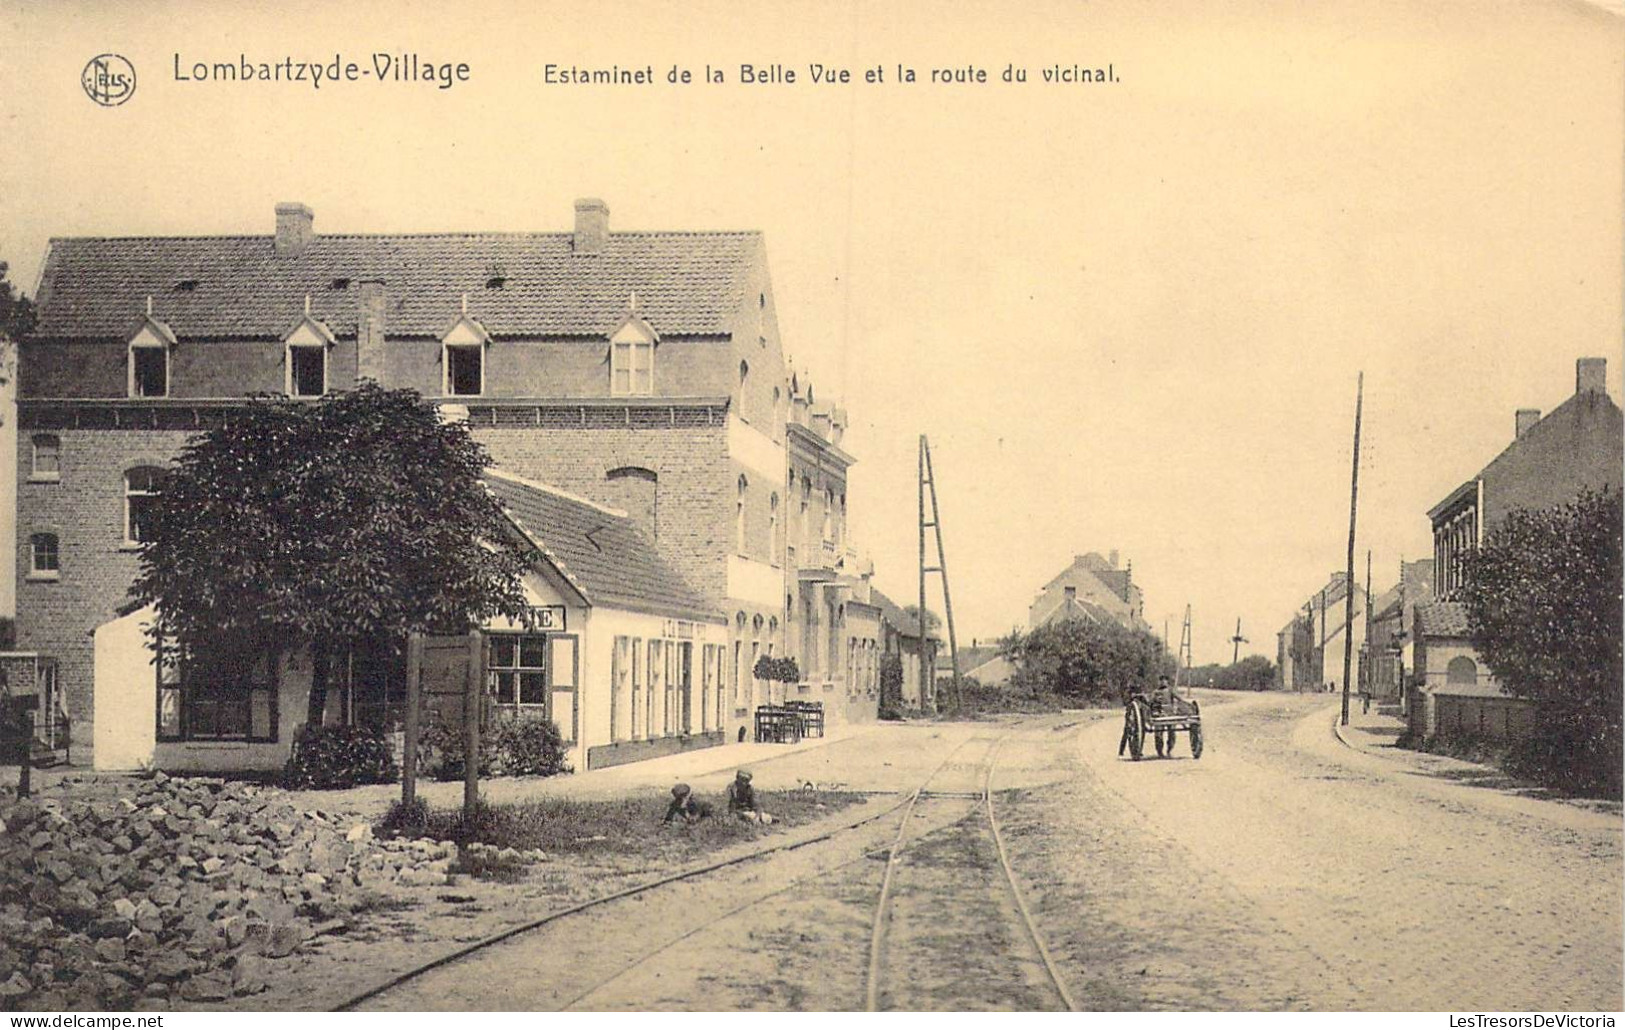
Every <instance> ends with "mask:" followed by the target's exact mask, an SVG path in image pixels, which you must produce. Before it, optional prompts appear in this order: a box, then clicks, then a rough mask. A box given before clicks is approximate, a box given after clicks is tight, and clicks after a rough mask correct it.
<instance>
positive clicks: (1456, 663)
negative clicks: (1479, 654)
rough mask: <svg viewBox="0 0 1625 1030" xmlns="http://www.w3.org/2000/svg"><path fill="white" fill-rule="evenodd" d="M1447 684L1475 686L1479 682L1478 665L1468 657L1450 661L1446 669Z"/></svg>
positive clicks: (1459, 657) (1458, 657) (1464, 656)
mask: <svg viewBox="0 0 1625 1030" xmlns="http://www.w3.org/2000/svg"><path fill="white" fill-rule="evenodd" d="M1444 678H1445V682H1447V683H1456V684H1468V685H1471V684H1475V683H1477V682H1478V663H1477V662H1475V661H1473V660H1472V659H1471V658H1468V657H1467V656H1466V655H1458V656H1457V657H1455V658H1452V659H1450V664H1449V665H1448V666H1446V667H1445V673H1444Z"/></svg>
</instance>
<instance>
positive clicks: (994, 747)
mask: <svg viewBox="0 0 1625 1030" xmlns="http://www.w3.org/2000/svg"><path fill="white" fill-rule="evenodd" d="M1015 733H1016V730H1014V729H1013V730H1011V731H1010V732H1008V733H1006V734H1004V735H1003V736H1000V737H997V738H995V739H993V740H992V741H991V742H990V743H989V746H988V750H987V753H986V756H985V758H984V760H983V762H982V763H981V764H982V766H983V769H982V772H983V775H982V779H981V789H980V790H979V791H977V792H966V791H930V790H921V791H917V792H916V793H915V795H914V796H913V797H912V798H911V799H910V802H909V805H908V811H907V813H906V814H905V816H904V818H903V820H902V822H901V824H900V825H899V826H898V831H897V836H896V837H895V838H894V840H893V841H892V844H891V847H890V848H889V850H888V856H887V863H886V871H885V874H884V876H883V879H882V882H881V887H880V891H879V894H878V895H877V897H876V902H875V914H874V917H873V924H872V928H871V935H870V945H869V967H868V975H867V978H866V984H865V990H864V1000H865V1008H866V1009H867V1010H868V1011H870V1012H878V1011H881V1010H882V999H883V997H884V996H885V991H884V983H885V975H886V969H887V961H886V960H887V944H888V937H889V930H890V928H891V927H890V924H891V922H892V920H893V917H894V912H893V908H894V906H893V901H894V898H895V895H896V883H897V874H898V871H899V869H900V868H902V866H903V865H904V862H903V858H904V856H905V854H906V852H907V850H908V848H909V846H910V845H911V844H913V843H917V842H919V841H921V840H924V839H925V837H926V835H924V834H922V835H919V836H917V837H916V838H915V839H914V840H913V841H911V840H909V839H908V830H909V827H910V824H911V822H912V816H913V811H914V807H915V804H916V803H917V802H918V801H919V800H920V799H921V798H922V797H924V798H927V799H943V800H946V799H974V800H976V801H978V802H979V805H978V806H977V807H978V808H979V809H980V810H981V812H982V813H983V814H984V816H985V818H986V820H987V823H988V826H989V829H990V830H991V833H992V838H993V850H994V853H995V855H996V857H997V860H998V866H999V871H1000V872H1001V873H1002V874H1003V876H1002V881H1003V884H1004V886H1005V887H1006V888H1007V889H1008V892H1009V895H1010V897H1011V899H1012V900H1013V902H1014V906H1013V907H1014V911H1015V912H1016V914H1017V917H1018V921H1019V923H1020V924H1021V925H1020V930H1021V937H1022V938H1023V939H1025V940H1026V941H1027V942H1028V944H1029V945H1030V946H1031V950H1032V952H1033V954H1034V956H1035V957H1036V959H1037V961H1038V964H1039V965H1040V966H1041V967H1042V968H1043V970H1044V974H1045V977H1046V980H1047V983H1048V986H1049V991H1050V993H1052V994H1053V995H1054V997H1055V998H1056V999H1058V1000H1059V1001H1060V1003H1061V1006H1062V1007H1063V1008H1064V1009H1065V1010H1066V1011H1071V1012H1075V1011H1077V1010H1078V1007H1077V1003H1076V1001H1075V1000H1074V998H1073V996H1072V994H1071V992H1070V990H1068V988H1067V986H1066V981H1065V980H1064V979H1063V978H1062V976H1061V974H1060V971H1059V970H1058V969H1057V968H1056V965H1055V961H1054V959H1053V957H1052V956H1051V954H1050V951H1049V948H1048V946H1047V945H1046V944H1045V942H1044V939H1043V935H1042V934H1041V933H1040V932H1039V930H1038V927H1037V924H1036V922H1035V921H1034V919H1033V916H1032V912H1031V910H1030V909H1029V908H1028V906H1027V902H1026V898H1025V896H1024V894H1023V892H1022V890H1021V886H1020V883H1019V881H1018V879H1017V877H1016V874H1015V870H1014V868H1013V867H1012V866H1011V864H1010V856H1009V850H1008V848H1007V847H1006V846H1005V843H1004V836H1003V833H1002V831H1001V828H1000V826H999V821H998V811H997V808H996V805H995V803H994V800H993V798H994V795H993V775H994V771H995V769H996V767H997V764H998V754H999V751H1000V749H1002V748H1003V746H1004V744H1005V743H1006V742H1007V741H1008V740H1009V739H1010V737H1012V736H1014V735H1015ZM938 771H940V769H939V770H938ZM933 778H934V777H933ZM974 814H975V810H973V811H972V812H971V813H967V814H966V815H964V816H962V817H960V818H959V819H958V820H955V821H954V822H953V823H952V824H950V826H949V827H948V828H947V829H948V830H951V831H953V832H962V833H967V834H970V833H974V828H972V827H970V826H969V822H970V819H971V817H972V816H973V815H974ZM893 964H897V965H900V964H901V963H897V962H894V963H893Z"/></svg>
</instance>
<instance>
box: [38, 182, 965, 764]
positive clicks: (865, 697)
mask: <svg viewBox="0 0 1625 1030" xmlns="http://www.w3.org/2000/svg"><path fill="white" fill-rule="evenodd" d="M275 215H276V219H275V228H274V232H272V233H271V234H269V235H266V234H260V235H244V236H207V237H126V238H58V239H53V240H52V241H51V245H50V252H49V255H48V257H47V260H46V263H45V267H44V271H43V273H42V277H41V281H40V284H39V288H38V291H37V294H36V302H37V305H38V313H39V322H38V326H37V328H36V331H35V332H34V333H33V334H32V335H31V336H30V337H29V338H28V339H26V340H24V341H21V343H20V346H19V351H18V382H17V418H16V425H17V427H18V428H17V440H16V448H17V451H16V453H17V463H18V464H17V467H18V471H19V475H18V480H19V482H18V490H17V501H16V510H17V519H16V525H17V541H18V547H17V552H18V553H17V563H18V565H17V569H18V575H17V582H18V591H17V639H18V647H19V649H20V652H21V654H20V656H19V658H18V659H17V661H19V662H23V661H24V660H25V659H26V661H28V662H32V663H33V664H32V665H30V666H28V667H29V668H31V669H42V670H44V671H42V672H40V673H39V674H38V675H37V676H36V679H37V680H38V682H39V683H40V684H41V686H40V688H39V689H40V690H41V692H42V693H44V694H45V695H46V700H47V703H46V704H45V705H44V706H43V708H44V709H45V710H46V711H49V712H52V713H56V714H57V715H58V716H60V717H61V719H62V721H63V722H65V723H67V724H69V725H71V726H72V738H73V744H74V748H75V751H76V754H77V756H78V758H77V760H81V761H82V760H84V759H85V757H86V752H87V750H89V751H90V752H91V753H92V754H93V756H94V759H93V760H94V764H95V765H96V766H97V767H100V768H127V767H132V766H136V765H142V764H152V765H157V766H160V767H165V768H171V769H269V768H275V767H279V766H280V765H281V764H282V763H283V761H284V760H285V759H286V756H287V753H288V748H289V744H290V741H291V739H292V735H293V733H294V731H295V730H296V729H297V727H298V725H299V724H300V723H301V722H303V721H304V719H305V718H306V713H307V704H306V702H307V701H308V696H309V691H310V689H311V682H310V677H311V669H310V666H311V665H312V664H313V663H312V662H311V661H310V660H309V657H308V656H304V657H303V658H301V656H299V655H292V656H290V657H288V658H286V659H284V662H285V663H286V666H287V667H285V668H279V669H274V670H273V669H263V670H257V671H255V672H254V673H253V674H251V675H242V676H232V677H229V678H217V679H214V680H211V679H209V678H207V677H203V676H201V675H200V676H195V677H188V678H182V677H180V676H179V675H178V674H174V673H171V672H167V671H166V670H165V669H163V668H161V667H160V666H158V665H157V664H155V663H154V662H153V660H152V655H151V653H150V651H149V650H148V648H147V644H146V640H145V635H144V630H143V627H144V625H145V624H146V622H147V621H149V620H150V617H151V613H150V612H145V611H130V610H129V608H128V606H127V602H126V598H127V592H128V588H129V585H130V583H131V582H132V580H133V578H134V576H135V574H136V571H137V558H138V554H139V551H140V547H141V544H142V540H143V538H144V533H145V529H144V526H145V525H146V524H147V521H148V519H149V518H150V512H151V509H152V506H153V505H154V503H155V501H156V498H157V497H159V496H160V495H161V493H162V490H163V483H164V475H165V469H166V467H167V466H168V464H169V462H170V461H171V459H173V458H174V457H175V456H176V455H177V454H178V453H179V451H180V449H181V448H182V447H183V446H184V445H185V443H186V442H187V441H188V440H189V439H190V438H192V436H193V435H194V434H195V433H197V432H198V431H199V430H200V429H204V428H207V427H208V426H211V425H215V424H218V423H219V421H220V420H221V419H223V418H225V417H227V416H228V415H229V414H230V412H231V411H232V410H233V408H234V407H236V406H238V405H241V404H242V403H243V398H244V397H245V396H246V395H249V394H253V393H284V394H287V395H288V396H290V397H293V398H312V399H314V398H317V397H320V396H322V395H324V394H326V393H328V392H330V391H334V390H343V389H346V388H348V387H350V386H352V385H353V384H355V383H358V382H360V381H362V380H368V379H370V380H374V381H376V382H378V383H380V384H382V385H385V386H388V387H410V388H413V389H415V390H417V391H419V392H420V393H421V394H423V395H424V396H425V397H427V398H430V399H431V400H433V402H434V403H436V404H437V405H439V407H440V411H441V414H442V416H443V417H445V418H448V419H457V420H461V421H464V422H466V424H467V425H468V426H469V428H470V430H471V432H472V433H473V435H474V437H475V438H476V439H477V440H479V442H480V443H482V444H483V445H484V446H485V447H486V449H487V450H488V452H489V453H490V455H491V456H492V458H493V460H494V468H493V469H492V470H491V472H490V474H489V475H488V477H487V479H486V484H487V488H488V489H489V490H490V491H491V492H492V494H493V495H494V496H495V497H496V498H497V499H498V500H499V501H500V502H501V504H502V505H503V507H504V509H505V510H506V512H507V513H508V516H509V519H510V521H511V522H512V524H513V527H514V530H515V532H516V533H517V534H519V535H520V536H521V537H522V538H523V539H524V540H526V541H528V543H529V544H530V546H531V547H532V549H533V555H534V560H533V564H532V568H531V572H530V574H529V575H528V576H527V578H526V581H525V589H526V591H527V595H528V598H529V601H530V603H531V604H532V606H533V609H534V615H535V619H534V620H533V621H534V623H535V625H534V626H532V627H530V628H525V627H520V626H515V625H510V624H506V623H500V622H499V623H492V624H489V625H486V626H484V627H482V631H481V632H480V633H478V634H476V635H474V636H473V637H471V638H457V639H440V638H435V639H432V640H429V641H427V642H425V641H418V642H417V644H418V646H419V647H420V648H421V653H418V654H409V652H410V651H411V650H412V648H411V647H410V646H409V643H410V642H407V641H398V642H394V643H392V644H389V645H387V646H381V647H379V648H377V649H376V653H369V654H352V655H347V656H346V661H345V663H344V674H343V682H341V683H340V684H337V689H329V690H328V692H327V696H328V699H329V700H328V703H327V705H326V709H325V711H324V713H323V715H322V718H323V719H324V721H327V722H345V721H353V722H358V723H366V724H372V725H377V726H380V727H384V728H387V727H389V726H390V725H392V724H393V723H394V722H397V721H398V719H399V713H400V706H401V704H402V700H403V696H404V684H405V670H406V668H407V667H408V664H409V662H408V658H409V657H411V658H414V659H415V661H414V662H413V663H410V664H412V666H413V667H414V668H417V669H419V670H420V675H421V676H422V678H423V683H424V687H425V690H426V691H428V692H429V693H430V694H433V693H435V692H436V691H440V692H451V691H454V690H458V689H460V687H459V686H458V677H466V676H468V675H472V674H474V673H471V672H470V671H469V670H471V669H477V670H479V674H480V675H482V676H483V677H484V678H485V681H486V682H485V687H486V690H487V693H488V696H489V699H490V702H491V707H492V710H493V712H494V713H495V717H500V718H540V719H549V720H551V721H553V722H554V723H556V724H557V725H558V726H559V728H560V731H561V733H562V735H563V736H564V738H565V739H566V740H567V741H569V742H570V748H571V757H572V761H573V763H574V765H575V767H576V768H578V769H590V768H597V767H601V766H606V765H613V764H618V763H621V762H627V761H634V760H637V759H640V758H647V757H652V756H656V755H661V754H667V753H671V752H673V751H677V750H682V749H686V748H690V747H699V746H707V745H710V744H715V743H720V742H722V741H724V740H732V739H739V737H740V735H741V734H743V733H748V732H749V728H750V726H751V723H752V713H753V711H754V709H755V708H756V707H757V706H758V705H760V704H764V703H775V702H782V701H784V700H786V699H797V700H805V701H817V702H822V703H823V704H824V706H825V709H826V717H827V718H828V719H829V721H830V722H832V723H836V724H838V723H841V722H861V721H865V720H869V719H873V718H875V716H876V710H877V705H878V697H879V683H878V679H879V666H880V662H881V659H882V657H883V656H884V654H886V653H887V652H892V653H900V654H905V656H910V655H911V656H912V657H911V658H906V660H905V665H906V667H907V669H908V670H909V673H908V675H907V677H906V679H905V699H906V700H907V701H908V702H910V703H912V704H915V705H920V704H929V703H930V700H931V695H932V690H933V686H932V683H931V677H930V676H929V674H922V668H923V669H926V670H928V669H929V668H930V661H931V659H930V657H929V654H928V652H929V650H930V647H931V644H930V642H929V640H928V639H923V638H922V634H921V633H920V630H919V627H918V626H917V625H916V624H915V623H914V622H913V620H911V619H909V618H907V617H906V616H904V615H902V614H901V613H900V612H899V611H898V610H897V608H896V606H895V605H892V604H891V603H890V602H889V601H887V600H886V599H885V598H884V596H883V595H881V594H880V593H879V592H878V591H876V590H875V589H874V588H873V586H872V584H871V579H872V577H873V572H874V569H873V565H872V563H871V562H870V561H869V560H868V559H866V558H865V557H864V556H863V555H862V553H861V552H860V551H859V549H858V548H857V547H856V546H855V545H854V543H853V541H852V538H851V535H850V532H849V527H848V502H849V498H848V492H847V473H848V470H849V469H850V468H851V467H852V465H853V463H854V461H855V460H856V459H855V458H854V456H853V455H852V454H850V453H849V452H848V451H847V450H846V449H845V448H844V447H843V443H842V441H843V436H844V433H845V429H846V426H847V423H848V419H847V414H846V412H845V410H844V409H843V408H842V407H840V406H839V405H836V404H831V403H829V402H827V401H824V400H821V399H819V398H817V397H816V396H815V393H814V389H813V385H812V383H811V381H810V380H809V379H808V378H807V377H806V376H805V375H804V374H801V373H798V372H797V371H796V370H795V369H794V368H793V366H792V364H791V362H789V361H788V360H787V358H786V356H785V351H784V347H783V344H782V341H781V338H780V332H779V325H778V318H777V309H776V305H775V301H774V294H773V286H772V281H771V278H770V275H769V271H768V262H767V253H766V246H765V243H764V241H763V239H762V236H761V234H760V233H757V232H618V231H617V232H612V231H611V230H610V226H609V209H608V206H607V205H606V204H604V203H603V202H602V201H600V200H591V199H589V200H581V201H577V202H576V205H575V220H574V227H573V230H571V231H565V232H535V233H530V232H527V233H442V234H425V235H395V234H342V235H337V234H335V235H322V234H319V233H317V232H316V231H315V216H314V214H313V212H312V211H311V210H310V209H309V208H308V207H306V206H304V205H302V204H279V205H277V207H276V212H275ZM764 655H766V656H785V655H788V656H792V657H794V658H795V659H796V661H797V663H798V666H799V668H800V670H801V674H802V678H801V681H800V682H798V683H792V684H781V683H776V682H769V681H766V680H759V679H757V678H756V676H755V674H754V669H755V666H756V662H757V660H758V659H759V658H760V657H762V656H764ZM922 658H924V663H923V665H922ZM463 682H466V679H465V680H463Z"/></svg>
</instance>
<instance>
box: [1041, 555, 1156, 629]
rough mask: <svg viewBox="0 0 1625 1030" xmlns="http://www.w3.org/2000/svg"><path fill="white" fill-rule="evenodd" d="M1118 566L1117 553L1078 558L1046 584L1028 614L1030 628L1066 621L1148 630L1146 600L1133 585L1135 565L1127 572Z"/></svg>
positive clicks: (1132, 564)
mask: <svg viewBox="0 0 1625 1030" xmlns="http://www.w3.org/2000/svg"><path fill="white" fill-rule="evenodd" d="M1117 563H1118V555H1117V552H1116V551H1113V552H1111V556H1110V557H1109V558H1102V557H1101V556H1100V555H1099V554H1096V553H1095V552H1094V551H1090V552H1089V553H1088V554H1080V555H1078V556H1077V557H1076V558H1074V559H1073V560H1072V564H1071V565H1068V566H1067V567H1066V568H1065V569H1062V570H1061V572H1060V573H1059V574H1058V575H1056V577H1055V578H1054V579H1052V580H1050V581H1049V582H1048V583H1045V584H1044V586H1043V588H1042V589H1041V590H1040V591H1039V594H1038V597H1037V599H1036V600H1034V601H1033V603H1032V605H1031V606H1030V607H1029V608H1028V610H1027V625H1028V626H1030V627H1031V628H1033V629H1037V628H1038V627H1040V626H1047V625H1049V624H1050V623H1052V622H1060V621H1062V620H1065V619H1085V620H1088V621H1091V622H1101V621H1103V620H1106V619H1110V620H1112V621H1113V622H1116V623H1118V624H1119V625H1121V626H1123V627H1125V628H1127V629H1147V628H1149V627H1148V626H1147V625H1146V621H1145V596H1144V594H1142V593H1141V591H1140V588H1139V587H1137V586H1135V585H1134V563H1133V562H1130V563H1129V564H1128V566H1127V567H1126V568H1118V564H1117Z"/></svg>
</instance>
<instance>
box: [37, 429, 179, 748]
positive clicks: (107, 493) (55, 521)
mask: <svg viewBox="0 0 1625 1030" xmlns="http://www.w3.org/2000/svg"><path fill="white" fill-rule="evenodd" d="M34 432H35V430H33V429H31V428H30V427H29V424H28V421H27V420H26V419H25V420H24V422H23V424H22V428H21V430H20V432H19V433H18V438H19V439H18V469H19V470H20V471H21V473H22V474H21V475H19V477H18V478H19V480H20V481H19V482H18V484H17V514H18V518H17V527H18V531H17V542H18V547H17V554H16V555H15V561H16V563H17V646H18V647H19V649H23V650H30V651H38V652H39V653H40V654H41V655H44V656H46V657H53V658H56V659H58V661H59V662H60V663H61V664H60V672H59V677H60V679H59V682H60V684H61V687H62V690H63V693H64V696H65V697H66V699H67V703H68V714H69V715H70V716H71V717H72V719H73V721H74V726H73V732H74V743H75V745H76V746H77V745H80V744H84V745H88V744H89V743H90V719H91V715H92V714H93V708H92V698H91V690H92V671H91V659H92V642H91V637H90V634H91V632H92V631H93V630H94V629H95V628H96V627H97V626H99V625H101V624H102V623H104V622H107V621H108V620H109V619H112V618H113V617H114V615H115V613H116V610H117V609H118V608H120V607H122V606H123V605H124V604H126V603H127V602H128V600H129V587H130V583H131V582H132V581H133V580H134V579H135V576H136V573H137V571H138V565H137V561H136V554H135V552H134V551H133V550H130V549H127V548H126V547H125V546H124V473H125V471H126V470H127V469H130V468H133V467H135V466H137V465H166V464H168V463H169V461H170V459H172V458H173V457H174V456H175V455H176V454H178V453H179V451H180V448H181V446H182V444H183V443H184V442H185V441H186V439H187V437H188V435H189V434H187V433H185V432H176V431H156V432H155V431H150V430H74V429H53V430H51V432H52V433H54V434H55V435H56V436H57V437H58V438H60V440H61V466H62V474H61V479H60V481H58V482H53V483H35V482H29V481H28V474H27V469H28V468H29V461H30V446H31V440H32V437H33V435H34ZM38 532H54V533H56V534H57V539H58V554H59V560H60V565H61V571H60V574H59V578H58V579H57V580H55V581H40V580H36V579H31V578H29V571H30V561H29V559H30V554H29V537H30V536H31V535H32V534H34V533H38Z"/></svg>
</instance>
